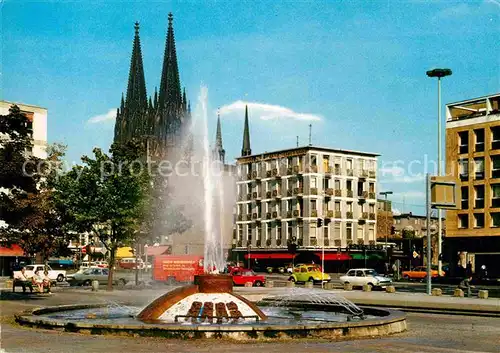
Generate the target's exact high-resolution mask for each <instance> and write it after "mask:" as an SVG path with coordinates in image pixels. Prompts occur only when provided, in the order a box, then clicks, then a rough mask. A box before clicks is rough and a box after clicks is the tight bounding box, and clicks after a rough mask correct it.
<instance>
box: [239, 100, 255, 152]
mask: <svg viewBox="0 0 500 353" xmlns="http://www.w3.org/2000/svg"><path fill="white" fill-rule="evenodd" d="M251 154H252V149H251V148H250V128H249V127H248V105H245V126H244V130H243V146H242V147H241V155H242V156H250V155H251Z"/></svg>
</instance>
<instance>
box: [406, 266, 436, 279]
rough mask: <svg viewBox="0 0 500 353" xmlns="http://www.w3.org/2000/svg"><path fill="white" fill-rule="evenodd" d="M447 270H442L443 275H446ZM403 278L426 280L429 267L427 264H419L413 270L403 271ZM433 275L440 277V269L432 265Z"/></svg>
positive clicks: (433, 276)
mask: <svg viewBox="0 0 500 353" xmlns="http://www.w3.org/2000/svg"><path fill="white" fill-rule="evenodd" d="M444 275H445V272H444V271H441V276H444ZM402 277H403V279H406V280H424V279H426V278H427V267H425V266H418V267H415V268H414V269H413V270H409V271H403V273H402ZM431 277H432V278H436V277H439V274H438V270H437V269H433V268H432V267H431Z"/></svg>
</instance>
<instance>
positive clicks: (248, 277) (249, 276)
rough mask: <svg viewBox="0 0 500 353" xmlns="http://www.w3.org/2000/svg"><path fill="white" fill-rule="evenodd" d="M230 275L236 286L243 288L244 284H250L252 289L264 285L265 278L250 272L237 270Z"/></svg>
mask: <svg viewBox="0 0 500 353" xmlns="http://www.w3.org/2000/svg"><path fill="white" fill-rule="evenodd" d="M230 275H231V276H232V277H233V284H234V285H236V286H244V285H245V283H247V282H251V283H252V286H253V287H262V286H263V285H264V284H265V283H266V277H264V276H262V275H258V274H256V273H255V272H253V271H252V270H246V269H237V270H233V271H232V272H230Z"/></svg>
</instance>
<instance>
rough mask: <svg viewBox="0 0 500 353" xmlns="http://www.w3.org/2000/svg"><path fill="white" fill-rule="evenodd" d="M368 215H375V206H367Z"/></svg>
mask: <svg viewBox="0 0 500 353" xmlns="http://www.w3.org/2000/svg"><path fill="white" fill-rule="evenodd" d="M368 207H369V211H370V213H375V204H373V203H371V204H370V205H369V206H368Z"/></svg>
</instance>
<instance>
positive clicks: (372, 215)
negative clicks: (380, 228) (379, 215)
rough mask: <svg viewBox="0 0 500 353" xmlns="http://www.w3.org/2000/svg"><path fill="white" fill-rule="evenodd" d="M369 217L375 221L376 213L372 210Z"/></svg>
mask: <svg viewBox="0 0 500 353" xmlns="http://www.w3.org/2000/svg"><path fill="white" fill-rule="evenodd" d="M369 217H370V220H372V221H374V220H375V218H376V217H375V213H373V212H371V213H370V216H369Z"/></svg>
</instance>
